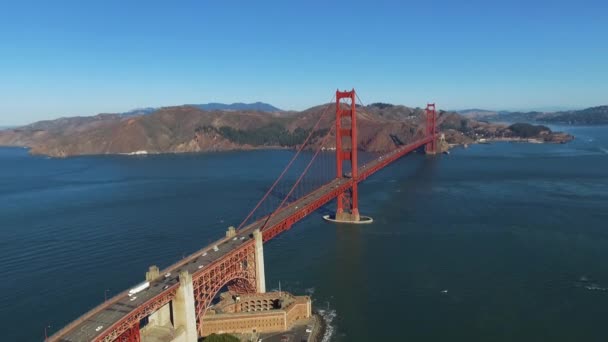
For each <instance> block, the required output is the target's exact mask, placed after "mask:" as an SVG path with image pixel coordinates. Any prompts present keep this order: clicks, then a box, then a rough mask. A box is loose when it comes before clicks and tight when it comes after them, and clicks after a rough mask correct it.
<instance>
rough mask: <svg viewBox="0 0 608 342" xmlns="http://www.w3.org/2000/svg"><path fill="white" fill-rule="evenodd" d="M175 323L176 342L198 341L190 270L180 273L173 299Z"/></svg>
mask: <svg viewBox="0 0 608 342" xmlns="http://www.w3.org/2000/svg"><path fill="white" fill-rule="evenodd" d="M173 324H174V326H175V329H176V335H177V338H176V339H174V341H175V342H177V341H179V342H196V341H197V340H198V335H197V330H196V313H195V308H194V287H193V285H192V275H190V273H188V271H182V272H180V274H179V289H178V290H177V294H176V296H175V300H174V301H173Z"/></svg>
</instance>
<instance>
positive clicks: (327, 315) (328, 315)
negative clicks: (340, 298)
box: [319, 310, 337, 342]
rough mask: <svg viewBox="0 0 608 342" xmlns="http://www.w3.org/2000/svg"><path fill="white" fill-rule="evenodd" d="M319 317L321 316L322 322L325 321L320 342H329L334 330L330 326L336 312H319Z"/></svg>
mask: <svg viewBox="0 0 608 342" xmlns="http://www.w3.org/2000/svg"><path fill="white" fill-rule="evenodd" d="M319 315H321V317H322V318H323V321H325V333H324V334H323V338H322V339H321V342H329V341H331V337H332V336H333V335H334V331H335V329H336V328H335V327H334V326H333V325H332V324H331V323H332V322H333V321H334V319H335V318H336V316H337V313H336V310H319Z"/></svg>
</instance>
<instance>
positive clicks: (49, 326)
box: [44, 324, 51, 342]
mask: <svg viewBox="0 0 608 342" xmlns="http://www.w3.org/2000/svg"><path fill="white" fill-rule="evenodd" d="M50 328H51V325H50V324H47V325H46V326H45V327H44V341H45V342H46V341H48V339H49V334H48V332H47V329H50Z"/></svg>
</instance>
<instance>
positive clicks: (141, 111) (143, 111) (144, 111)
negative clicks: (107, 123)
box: [120, 107, 159, 116]
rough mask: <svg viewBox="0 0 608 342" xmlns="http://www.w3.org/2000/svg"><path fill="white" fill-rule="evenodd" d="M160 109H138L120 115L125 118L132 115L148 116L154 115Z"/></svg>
mask: <svg viewBox="0 0 608 342" xmlns="http://www.w3.org/2000/svg"><path fill="white" fill-rule="evenodd" d="M158 109H159V108H153V107H146V108H136V109H133V110H130V111H128V112H124V113H120V114H121V115H125V116H132V115H146V114H151V113H154V112H156V111H157V110H158Z"/></svg>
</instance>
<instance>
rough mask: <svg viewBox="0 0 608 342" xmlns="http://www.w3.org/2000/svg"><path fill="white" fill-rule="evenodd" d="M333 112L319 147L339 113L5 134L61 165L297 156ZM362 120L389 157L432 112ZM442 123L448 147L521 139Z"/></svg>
mask: <svg viewBox="0 0 608 342" xmlns="http://www.w3.org/2000/svg"><path fill="white" fill-rule="evenodd" d="M325 110H329V113H328V114H327V115H326V117H325V119H324V120H323V121H322V122H321V124H320V127H319V128H320V129H319V130H318V132H317V133H316V134H315V135H314V136H313V137H312V141H311V142H312V145H313V146H315V145H318V144H319V143H320V140H321V138H322V137H323V136H325V135H326V134H327V132H328V131H329V130H330V128H331V125H332V124H333V117H334V114H333V111H334V108H333V105H329V107H328V105H327V104H326V105H321V106H316V107H312V108H309V109H307V110H305V111H302V112H294V113H291V115H285V116H284V115H276V114H273V113H268V112H261V111H220V110H211V111H207V110H201V109H199V108H196V107H192V106H178V107H166V108H162V109H159V110H157V111H155V112H153V113H151V114H148V115H139V116H124V115H120V114H99V115H96V116H92V117H72V118H61V119H57V120H47V121H40V122H36V123H33V124H31V125H27V126H23V127H19V128H14V129H9V130H5V131H1V132H0V145H3V146H27V147H30V148H31V150H30V151H31V153H33V154H43V155H49V156H55V157H65V156H74V155H88V154H129V153H137V152H139V151H146V153H180V152H202V151H225V150H237V149H239V150H247V149H255V148H294V147H296V146H298V145H300V144H302V143H303V141H304V139H305V138H306V136H308V134H309V133H310V131H311V129H312V128H313V126H314V124H315V122H316V121H317V120H318V118H319V117H320V115H321V114H322V112H324V111H325ZM357 112H358V117H357V120H358V126H359V147H360V149H361V150H364V151H370V152H381V151H388V150H391V149H393V148H394V147H395V144H396V143H397V142H401V143H403V142H408V141H412V140H413V139H415V138H417V137H420V135H421V134H422V129H423V124H421V123H422V122H424V120H423V119H424V110H422V109H420V108H409V107H406V106H397V105H391V104H372V105H370V106H367V107H358V109H357ZM439 123H440V130H441V131H442V132H444V133H445V134H446V139H447V142H448V143H454V144H462V143H471V142H474V141H476V140H477V139H479V137H485V138H490V139H491V138H494V137H502V138H505V137H517V134H514V133H513V132H511V131H509V130H508V128H507V127H506V126H501V125H496V124H488V123H483V122H478V121H475V120H471V119H468V118H464V117H462V116H461V115H459V114H456V113H447V112H441V113H440V114H439ZM543 140H546V141H550V140H551V139H544V138H543ZM333 141H334V139H333V138H330V140H329V142H330V145H329V146H328V147H332V146H331V144H333Z"/></svg>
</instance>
